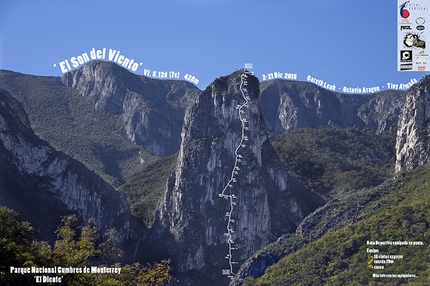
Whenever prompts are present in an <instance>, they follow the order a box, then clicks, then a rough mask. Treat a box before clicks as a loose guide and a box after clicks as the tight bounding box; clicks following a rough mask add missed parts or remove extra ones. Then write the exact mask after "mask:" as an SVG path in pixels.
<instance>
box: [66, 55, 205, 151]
mask: <svg viewBox="0 0 430 286" xmlns="http://www.w3.org/2000/svg"><path fill="white" fill-rule="evenodd" d="M61 81H62V82H63V84H65V85H66V86H70V87H73V88H76V89H78V90H79V92H80V93H81V95H82V96H85V97H87V98H88V102H89V103H90V104H92V105H94V108H95V109H96V110H97V111H100V112H107V113H112V114H118V115H121V116H122V118H123V120H124V130H123V131H124V132H125V134H126V136H127V137H128V139H129V140H131V141H132V142H133V143H136V144H138V145H141V146H143V147H144V148H145V149H147V150H148V151H150V152H151V153H153V154H155V155H158V156H168V155H171V154H173V153H175V152H177V151H178V149H179V145H180V132H181V128H182V123H183V118H184V114H185V110H186V108H187V106H189V104H190V102H191V101H193V99H194V97H195V96H196V95H197V94H198V93H199V92H200V90H199V89H198V88H196V87H195V86H193V85H192V84H190V83H187V82H184V81H179V80H175V81H173V80H156V79H150V78H147V77H144V76H138V75H136V74H133V73H131V72H129V71H128V70H126V69H124V68H122V67H120V66H118V65H117V64H115V63H111V62H103V61H92V62H90V63H88V64H86V65H84V66H83V67H81V68H80V69H78V70H75V71H71V72H68V73H66V74H64V75H63V76H62V78H61Z"/></svg>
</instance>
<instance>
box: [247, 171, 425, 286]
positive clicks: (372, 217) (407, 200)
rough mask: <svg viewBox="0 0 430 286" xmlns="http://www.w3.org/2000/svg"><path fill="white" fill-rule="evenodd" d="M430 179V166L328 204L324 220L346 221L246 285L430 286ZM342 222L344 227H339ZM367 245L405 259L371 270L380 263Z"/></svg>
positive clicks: (316, 230) (317, 229)
mask: <svg viewBox="0 0 430 286" xmlns="http://www.w3.org/2000/svg"><path fill="white" fill-rule="evenodd" d="M429 182H430V166H429V165H426V166H422V167H419V168H417V169H416V170H413V171H411V172H410V173H404V174H402V175H400V176H398V177H397V178H396V179H393V180H389V181H387V182H386V183H384V184H383V185H381V186H380V187H377V188H375V189H363V190H361V191H360V192H359V193H358V194H351V195H350V196H348V197H346V198H345V199H342V200H340V201H337V202H334V203H333V204H332V206H328V207H324V208H323V209H325V211H324V212H323V213H325V214H324V215H323V216H324V217H325V219H327V218H328V217H332V218H336V217H338V218H340V217H339V215H341V216H344V217H345V218H347V221H345V220H343V219H341V218H340V220H338V223H336V224H337V226H336V227H335V228H334V229H332V231H331V232H328V233H327V231H328V230H327V229H326V230H325V231H324V232H325V233H326V234H325V235H323V236H322V237H321V238H319V239H317V240H316V241H315V242H312V243H310V244H308V245H306V246H304V247H303V248H302V249H300V250H298V251H297V252H294V253H293V254H289V255H287V256H286V257H285V258H283V259H281V260H280V261H279V262H278V263H276V264H275V265H273V266H272V267H269V268H268V269H267V270H266V274H265V275H263V276H262V277H261V278H259V279H257V280H256V281H253V279H248V281H247V283H245V284H244V285H373V284H370V283H374V285H403V284H408V285H428V284H429V283H430V275H429V273H428V267H429V266H430V264H429V262H428V259H427V256H428V251H429V249H428V246H429V243H430V235H429V231H428V229H429V226H430V219H429V216H428V210H429V208H430V199H429V197H430V185H429ZM351 211H353V212H355V214H354V215H352V214H351ZM317 212H321V211H320V210H318V211H317ZM318 220H319V221H321V218H319V219H318ZM354 220H355V221H357V220H358V222H354ZM339 222H341V224H339ZM341 225H344V227H342V228H341V229H338V228H339V226H341ZM335 229H338V230H335ZM333 230H335V231H333ZM308 231H309V232H310V233H313V235H312V236H315V235H316V234H317V232H319V231H321V228H315V226H314V227H311V228H309V229H308ZM319 236H320V235H318V236H317V237H319ZM305 238H307V239H309V236H308V235H306V236H305ZM367 241H421V242H423V244H424V245H423V246H401V247H399V246H372V245H367ZM367 248H377V249H378V248H379V249H380V251H381V253H380V254H393V255H394V254H395V255H403V257H404V258H403V259H398V260H395V262H394V263H393V264H382V265H384V266H385V269H384V270H376V269H371V268H369V265H376V264H374V263H373V260H371V259H370V258H369V253H367V251H366V249H367ZM379 265H381V264H379ZM373 273H397V274H405V273H411V274H416V275H418V276H419V278H409V279H400V278H373V277H372V274H373ZM354 283H355V284H354ZM377 283H380V284H377ZM409 283H410V284H409ZM414 283H416V284H414Z"/></svg>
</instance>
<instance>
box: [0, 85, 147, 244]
mask: <svg viewBox="0 0 430 286" xmlns="http://www.w3.org/2000/svg"><path fill="white" fill-rule="evenodd" d="M0 151H1V152H0V154H1V156H0V161H1V164H0V165H1V167H0V169H1V172H0V201H1V204H3V205H6V206H9V207H12V208H13V209H15V210H17V211H19V212H20V213H21V214H23V215H24V219H28V220H30V222H34V221H37V222H39V223H38V224H37V225H39V226H40V225H41V226H42V227H45V224H46V225H49V227H47V228H48V229H47V231H49V233H51V234H52V235H53V233H54V231H55V229H56V227H57V226H58V224H59V223H60V217H59V216H60V215H65V214H70V213H76V214H78V215H79V217H80V218H81V219H83V220H88V219H90V218H92V219H94V222H95V224H96V225H97V226H98V227H99V228H100V229H101V231H102V234H104V235H107V233H108V231H109V229H110V228H116V229H117V231H118V234H119V239H120V241H125V240H127V239H130V238H132V236H133V235H134V236H135V238H136V237H137V236H140V235H142V233H139V229H138V228H137V225H134V222H133V221H134V220H133V219H131V215H130V212H129V209H128V206H127V201H126V198H125V196H124V195H123V194H121V193H119V192H117V191H115V190H114V189H113V188H112V187H111V186H110V185H109V184H107V183H106V182H104V181H103V180H102V179H100V177H98V176H97V175H95V174H94V173H93V172H91V171H90V170H88V169H87V168H86V167H85V166H84V165H83V164H81V163H79V162H77V161H75V160H73V159H72V158H70V157H68V156H67V155H65V154H63V153H61V152H58V151H56V150H54V149H53V148H52V147H50V146H49V145H48V144H47V143H46V142H44V141H43V140H41V139H40V138H38V137H37V136H36V135H34V133H33V131H32V130H31V128H30V124H29V121H28V119H27V116H26V114H25V112H24V110H23V108H22V106H21V105H20V104H19V103H18V101H16V100H15V99H14V98H12V97H11V96H10V95H9V94H8V93H7V92H6V91H4V90H1V89H0ZM133 228H134V229H133Z"/></svg>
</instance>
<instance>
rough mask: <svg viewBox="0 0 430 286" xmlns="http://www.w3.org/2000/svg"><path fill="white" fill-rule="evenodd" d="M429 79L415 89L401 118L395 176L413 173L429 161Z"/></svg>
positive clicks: (406, 103) (410, 90)
mask: <svg viewBox="0 0 430 286" xmlns="http://www.w3.org/2000/svg"><path fill="white" fill-rule="evenodd" d="M429 118H430V76H426V77H424V78H423V79H421V81H420V82H419V83H418V84H415V85H414V86H412V87H411V88H410V89H409V91H408V93H407V95H406V101H405V105H404V107H403V109H402V112H401V114H400V116H399V123H398V131H397V141H396V172H401V171H407V170H412V169H414V168H416V167H417V166H419V165H423V164H426V163H427V162H428V160H429V151H430V148H429V134H430V133H429V132H430V124H429Z"/></svg>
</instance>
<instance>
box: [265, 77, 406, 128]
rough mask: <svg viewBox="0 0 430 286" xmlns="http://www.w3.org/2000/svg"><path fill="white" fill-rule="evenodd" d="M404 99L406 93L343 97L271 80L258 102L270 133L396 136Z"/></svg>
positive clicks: (312, 88) (312, 85)
mask: <svg viewBox="0 0 430 286" xmlns="http://www.w3.org/2000/svg"><path fill="white" fill-rule="evenodd" d="M404 99H405V92H403V91H394V90H387V91H383V92H378V93H373V94H342V93H336V92H332V91H329V90H326V89H324V88H321V87H318V86H316V85H314V84H312V83H309V82H298V81H290V80H271V81H265V82H262V83H261V95H260V99H259V100H260V105H261V112H262V113H263V117H264V121H265V124H266V126H267V130H268V131H269V132H273V133H284V132H285V131H286V130H292V129H295V128H304V127H308V128H318V127H329V126H332V127H353V126H358V127H361V128H363V127H367V128H370V129H373V130H375V131H376V132H377V133H381V132H386V131H389V132H395V130H396V129H397V117H398V115H399V113H400V109H401V108H402V106H403V104H404Z"/></svg>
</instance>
